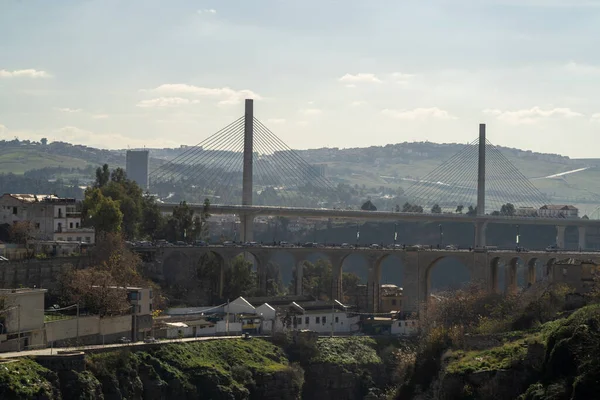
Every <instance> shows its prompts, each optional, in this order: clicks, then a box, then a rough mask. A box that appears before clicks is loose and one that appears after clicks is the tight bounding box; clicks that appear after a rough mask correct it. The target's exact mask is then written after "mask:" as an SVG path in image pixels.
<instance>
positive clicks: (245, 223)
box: [240, 214, 254, 243]
mask: <svg viewBox="0 0 600 400" xmlns="http://www.w3.org/2000/svg"><path fill="white" fill-rule="evenodd" d="M253 240H254V216H252V215H245V214H243V215H240V242H242V243H244V242H251V241H253Z"/></svg>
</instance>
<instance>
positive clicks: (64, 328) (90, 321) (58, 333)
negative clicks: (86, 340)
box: [46, 316, 100, 343]
mask: <svg viewBox="0 0 600 400" xmlns="http://www.w3.org/2000/svg"><path fill="white" fill-rule="evenodd" d="M99 324H100V317H98V316H90V317H80V318H79V337H83V336H89V335H97V334H98V331H99ZM77 325H78V323H77V318H70V319H62V320H59V321H52V322H47V323H46V340H47V341H48V343H50V342H55V341H58V340H66V339H73V338H76V337H77Z"/></svg>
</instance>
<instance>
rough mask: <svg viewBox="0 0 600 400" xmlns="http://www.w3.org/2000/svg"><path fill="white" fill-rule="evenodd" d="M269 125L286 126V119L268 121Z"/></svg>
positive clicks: (270, 119)
mask: <svg viewBox="0 0 600 400" xmlns="http://www.w3.org/2000/svg"><path fill="white" fill-rule="evenodd" d="M267 124H273V125H280V124H285V119H283V118H269V119H268V120H267Z"/></svg>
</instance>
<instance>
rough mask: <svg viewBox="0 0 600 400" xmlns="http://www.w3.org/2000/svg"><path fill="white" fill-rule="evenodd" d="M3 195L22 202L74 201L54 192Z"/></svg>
mask: <svg viewBox="0 0 600 400" xmlns="http://www.w3.org/2000/svg"><path fill="white" fill-rule="evenodd" d="M4 196H10V197H12V198H14V199H17V200H19V201H22V202H24V203H41V202H52V203H54V202H56V203H60V202H67V203H75V199H72V198H63V197H58V196H56V195H54V194H31V193H25V194H23V193H21V194H19V193H4Z"/></svg>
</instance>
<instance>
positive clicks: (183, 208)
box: [167, 201, 194, 241]
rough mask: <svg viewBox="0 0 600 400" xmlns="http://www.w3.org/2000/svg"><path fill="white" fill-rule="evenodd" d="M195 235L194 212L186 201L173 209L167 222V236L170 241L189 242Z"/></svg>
mask: <svg viewBox="0 0 600 400" xmlns="http://www.w3.org/2000/svg"><path fill="white" fill-rule="evenodd" d="M193 235H194V210H193V209H192V208H190V206H188V205H187V203H186V202H185V201H182V202H181V203H179V205H178V206H176V207H175V208H174V209H173V215H171V217H170V218H169V219H168V221H167V236H168V239H169V240H170V241H177V240H183V241H189V240H190V238H193Z"/></svg>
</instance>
